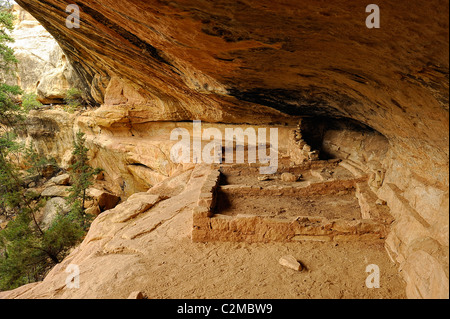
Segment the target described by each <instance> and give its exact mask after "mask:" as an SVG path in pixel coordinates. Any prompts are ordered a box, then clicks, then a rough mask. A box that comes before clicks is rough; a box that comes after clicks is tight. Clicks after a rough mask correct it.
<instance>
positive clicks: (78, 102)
mask: <svg viewBox="0 0 450 319" xmlns="http://www.w3.org/2000/svg"><path fill="white" fill-rule="evenodd" d="M64 101H65V102H66V110H67V111H68V112H70V113H73V112H74V111H76V110H77V109H78V108H79V107H80V106H82V105H83V104H85V101H84V99H83V92H81V91H80V90H79V89H77V88H70V89H69V90H67V92H66V95H65V97H64Z"/></svg>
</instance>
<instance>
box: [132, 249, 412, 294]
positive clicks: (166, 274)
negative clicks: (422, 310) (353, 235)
mask: <svg viewBox="0 0 450 319" xmlns="http://www.w3.org/2000/svg"><path fill="white" fill-rule="evenodd" d="M178 244H179V245H176V246H171V247H164V249H160V251H159V252H158V253H156V254H154V258H153V259H152V260H151V261H149V262H148V263H147V264H146V265H145V268H146V269H147V270H148V272H147V275H146V276H143V278H141V280H138V282H139V283H138V286H137V287H134V288H133V289H134V290H142V291H144V292H145V293H146V294H147V295H148V297H149V298H239V299H240V298H251V299H253V298H255V299H257V298H258V299H259V298H270V299H291V298H294V299H297V298H300V299H330V298H331V299H342V298H374V299H378V298H390V299H392V298H395V299H398V298H405V293H404V291H405V285H404V283H403V281H402V279H400V276H399V274H398V271H397V269H396V267H395V265H394V264H393V263H392V262H391V261H390V260H389V258H388V256H387V254H386V252H385V249H384V247H383V244H365V243H355V242H352V243H340V244H336V243H319V242H303V243H295V244H280V243H271V244H245V243H207V244H193V243H191V242H188V241H183V242H179V243H178ZM161 248H162V247H161ZM288 254H290V255H293V256H294V257H296V258H297V259H298V260H299V261H301V263H302V264H303V265H304V267H305V268H306V269H305V270H304V271H302V272H296V271H293V270H290V269H287V268H285V267H283V266H281V265H280V264H279V263H278V260H279V258H280V257H282V256H284V255H288ZM370 264H376V265H378V266H379V268H380V288H378V289H377V288H373V289H369V288H367V286H366V283H365V282H366V278H367V276H368V275H369V274H368V273H366V272H365V271H366V267H367V266H368V265H370ZM138 288H139V289H138Z"/></svg>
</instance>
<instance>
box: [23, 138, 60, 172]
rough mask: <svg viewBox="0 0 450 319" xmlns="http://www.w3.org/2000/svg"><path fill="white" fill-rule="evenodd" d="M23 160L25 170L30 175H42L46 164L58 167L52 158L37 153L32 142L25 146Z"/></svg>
mask: <svg viewBox="0 0 450 319" xmlns="http://www.w3.org/2000/svg"><path fill="white" fill-rule="evenodd" d="M24 160H25V161H24V162H25V164H26V166H27V167H28V168H27V172H28V173H29V174H30V175H32V176H35V175H39V176H42V175H43V173H44V170H45V169H46V168H47V167H48V166H53V167H54V168H57V167H58V165H57V163H56V160H55V159H54V158H52V157H47V156H44V155H41V154H39V153H37V152H36V150H35V149H34V147H33V145H32V144H30V145H29V146H28V147H26V148H25V151H24Z"/></svg>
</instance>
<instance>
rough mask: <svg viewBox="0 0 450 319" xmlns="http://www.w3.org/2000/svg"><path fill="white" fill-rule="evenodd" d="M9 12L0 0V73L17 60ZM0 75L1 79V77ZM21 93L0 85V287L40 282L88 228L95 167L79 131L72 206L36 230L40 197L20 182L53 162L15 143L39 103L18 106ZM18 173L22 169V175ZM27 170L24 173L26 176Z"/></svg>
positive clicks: (76, 98)
mask: <svg viewBox="0 0 450 319" xmlns="http://www.w3.org/2000/svg"><path fill="white" fill-rule="evenodd" d="M12 26H13V24H12V15H11V13H10V11H9V9H8V7H7V6H4V1H2V0H0V72H2V74H7V73H8V72H12V71H13V70H14V67H15V63H16V62H17V60H16V59H15V57H14V51H13V50H12V49H10V48H9V47H8V46H7V44H8V43H10V42H12V41H13V40H12V38H11V37H10V36H9V35H8V32H9V31H10V30H11V29H12ZM2 74H0V81H2V80H1V79H2V78H4V76H2ZM20 94H22V92H21V90H20V88H19V87H17V86H10V85H7V84H5V83H3V82H1V83H0V214H3V215H5V216H6V217H7V218H10V217H13V216H14V217H15V218H14V219H12V220H10V221H9V223H8V226H7V227H6V229H4V230H2V231H0V291H2V290H9V289H14V288H17V287H19V286H21V285H24V284H28V283H31V282H35V281H39V280H42V279H43V277H44V276H45V274H46V273H47V272H48V271H49V270H50V269H51V268H52V267H53V266H54V265H55V264H57V263H59V262H60V261H61V260H62V259H63V258H64V257H65V256H66V255H67V254H68V252H69V250H70V249H71V248H72V247H73V246H74V245H76V244H77V243H79V242H80V241H81V239H82V238H83V236H84V235H85V233H86V230H87V229H88V227H89V224H90V219H89V216H86V214H85V212H84V203H85V200H86V190H87V188H88V187H89V186H90V185H92V179H93V176H94V175H96V174H98V173H99V170H96V169H93V168H92V167H90V166H89V164H88V160H89V159H88V149H87V148H86V147H85V146H84V144H85V139H84V136H83V134H81V133H78V134H77V139H76V141H75V143H74V152H73V154H74V157H75V163H74V165H73V166H72V179H73V181H74V184H73V187H72V192H71V196H70V197H69V199H68V200H69V202H70V204H71V210H70V212H68V213H64V212H63V210H62V209H60V211H59V213H58V216H57V218H55V219H54V221H53V222H52V224H51V225H50V227H49V228H48V229H43V228H41V226H40V224H39V223H38V221H37V218H36V216H37V213H38V212H39V211H40V210H41V209H42V208H43V207H44V205H45V203H46V202H45V200H44V199H41V200H40V201H37V200H38V199H39V197H38V196H36V195H33V194H29V193H26V189H25V188H24V186H23V185H24V180H25V179H27V178H30V176H33V175H42V173H43V169H44V168H46V167H48V165H56V162H55V161H54V160H53V159H49V158H46V157H45V156H41V155H39V154H38V153H37V152H36V151H35V150H34V149H33V147H32V146H31V145H30V146H28V147H25V148H24V146H23V145H21V144H19V143H17V142H16V140H17V135H18V133H19V132H20V129H21V128H22V125H23V120H24V118H25V117H24V116H25V113H26V112H24V111H28V110H30V109H33V108H36V107H39V106H40V105H39V104H38V103H36V102H37V101H36V97H35V96H33V95H25V96H24V99H23V102H22V106H23V107H21V106H20V103H19V101H18V98H17V96H18V95H20ZM67 103H68V104H69V105H70V107H71V108H74V109H75V108H77V107H79V106H80V105H82V103H83V102H82V99H81V92H79V91H77V90H75V89H72V90H69V91H68V93H67ZM21 155H24V158H25V162H26V164H27V166H28V169H27V172H22V171H21V170H20V169H19V166H18V162H16V159H18V158H19V157H20V156H21ZM23 173H26V175H25V176H23ZM27 174H28V176H27Z"/></svg>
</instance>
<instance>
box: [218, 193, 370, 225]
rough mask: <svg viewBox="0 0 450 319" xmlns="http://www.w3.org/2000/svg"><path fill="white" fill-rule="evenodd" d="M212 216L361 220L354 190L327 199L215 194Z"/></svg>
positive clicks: (319, 197)
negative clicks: (214, 214) (215, 204)
mask: <svg viewBox="0 0 450 319" xmlns="http://www.w3.org/2000/svg"><path fill="white" fill-rule="evenodd" d="M216 213H220V214H223V215H231V216H235V215H238V214H245V215H258V216H273V217H277V218H283V217H286V218H289V217H298V216H317V217H325V218H328V219H338V218H339V219H347V220H354V219H361V208H360V206H359V203H358V199H357V198H356V196H355V191H349V192H348V193H347V194H342V195H337V194H336V195H327V196H308V197H307V198H303V197H293V196H248V195H247V196H239V195H233V196H230V195H227V194H226V193H223V192H219V193H218V197H217V208H216Z"/></svg>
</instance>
